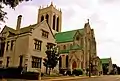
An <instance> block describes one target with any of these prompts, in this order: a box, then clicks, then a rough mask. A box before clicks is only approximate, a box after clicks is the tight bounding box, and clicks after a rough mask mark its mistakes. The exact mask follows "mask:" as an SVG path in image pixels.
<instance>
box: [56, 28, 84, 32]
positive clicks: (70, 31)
mask: <svg viewBox="0 0 120 81" xmlns="http://www.w3.org/2000/svg"><path fill="white" fill-rule="evenodd" d="M82 29H83V28H82ZM82 29H75V30H68V31H63V32H58V33H66V32H72V31H77V30H82Z"/></svg>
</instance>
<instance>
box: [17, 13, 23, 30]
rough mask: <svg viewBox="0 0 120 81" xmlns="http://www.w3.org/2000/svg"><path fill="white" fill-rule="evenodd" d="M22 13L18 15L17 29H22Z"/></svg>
mask: <svg viewBox="0 0 120 81" xmlns="http://www.w3.org/2000/svg"><path fill="white" fill-rule="evenodd" d="M21 19H22V15H19V16H18V19H17V26H16V30H20V26H21Z"/></svg>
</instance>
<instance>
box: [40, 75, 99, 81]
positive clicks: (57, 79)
mask: <svg viewBox="0 0 120 81" xmlns="http://www.w3.org/2000/svg"><path fill="white" fill-rule="evenodd" d="M94 77H100V76H91V78H94ZM81 78H82V79H83V78H89V77H88V76H61V77H47V78H42V79H41V80H40V81H60V80H61V81H62V80H65V81H66V80H74V79H81Z"/></svg>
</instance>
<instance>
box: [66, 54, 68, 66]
mask: <svg viewBox="0 0 120 81" xmlns="http://www.w3.org/2000/svg"><path fill="white" fill-rule="evenodd" d="M66 68H68V55H67V56H66Z"/></svg>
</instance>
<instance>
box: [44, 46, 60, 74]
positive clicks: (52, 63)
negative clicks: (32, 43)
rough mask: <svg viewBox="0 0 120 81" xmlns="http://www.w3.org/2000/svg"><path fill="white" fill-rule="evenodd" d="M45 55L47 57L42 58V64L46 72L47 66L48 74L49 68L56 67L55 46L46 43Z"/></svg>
mask: <svg viewBox="0 0 120 81" xmlns="http://www.w3.org/2000/svg"><path fill="white" fill-rule="evenodd" d="M46 55H47V57H46V58H45V59H44V62H43V64H44V66H45V67H46V74H47V70H48V68H49V75H50V71H51V69H54V67H56V65H57V63H58V60H59V54H58V52H57V48H56V47H55V46H54V45H47V50H46Z"/></svg>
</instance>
